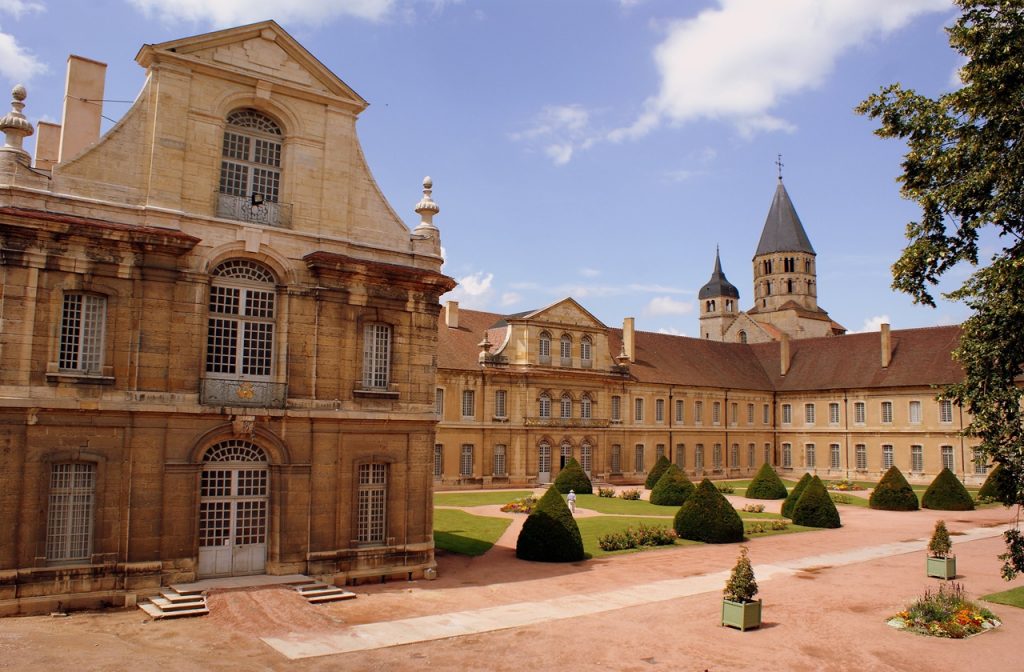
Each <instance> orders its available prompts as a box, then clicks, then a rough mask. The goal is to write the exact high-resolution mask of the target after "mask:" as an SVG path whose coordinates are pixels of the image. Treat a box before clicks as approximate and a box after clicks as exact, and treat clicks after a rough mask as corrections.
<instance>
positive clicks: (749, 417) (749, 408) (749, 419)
mask: <svg viewBox="0 0 1024 672" xmlns="http://www.w3.org/2000/svg"><path fill="white" fill-rule="evenodd" d="M747 424H748V425H752V424H754V405H753V404H747Z"/></svg>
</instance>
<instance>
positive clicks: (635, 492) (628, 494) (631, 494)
mask: <svg viewBox="0 0 1024 672" xmlns="http://www.w3.org/2000/svg"><path fill="white" fill-rule="evenodd" d="M619 497H621V498H622V499H628V500H631V501H634V502H635V501H639V499H640V489H639V488H628V489H626V490H622V491H620V492H619Z"/></svg>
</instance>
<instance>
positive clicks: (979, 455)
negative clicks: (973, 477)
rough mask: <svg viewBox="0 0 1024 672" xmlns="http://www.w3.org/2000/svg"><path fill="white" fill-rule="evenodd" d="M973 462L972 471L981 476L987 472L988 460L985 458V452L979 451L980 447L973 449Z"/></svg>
mask: <svg viewBox="0 0 1024 672" xmlns="http://www.w3.org/2000/svg"><path fill="white" fill-rule="evenodd" d="M973 455H974V457H973V462H974V473H975V474H977V475H979V476H982V475H984V474H987V473H988V460H986V459H985V454H984V453H983V452H981V448H974V449H973Z"/></svg>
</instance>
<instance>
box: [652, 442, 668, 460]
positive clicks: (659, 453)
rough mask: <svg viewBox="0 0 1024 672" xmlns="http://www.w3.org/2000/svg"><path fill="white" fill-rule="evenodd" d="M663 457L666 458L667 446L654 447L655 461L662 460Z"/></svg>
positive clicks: (660, 444)
mask: <svg viewBox="0 0 1024 672" xmlns="http://www.w3.org/2000/svg"><path fill="white" fill-rule="evenodd" d="M663 457H665V444H664V443H659V444H658V445H656V446H655V447H654V459H655V460H660V459H661V458H663Z"/></svg>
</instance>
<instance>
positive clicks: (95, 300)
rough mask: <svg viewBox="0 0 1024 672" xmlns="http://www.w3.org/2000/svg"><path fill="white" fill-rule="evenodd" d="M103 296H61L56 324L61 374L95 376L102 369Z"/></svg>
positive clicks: (105, 313) (105, 305) (104, 323)
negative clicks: (59, 314) (61, 301)
mask: <svg viewBox="0 0 1024 672" xmlns="http://www.w3.org/2000/svg"><path fill="white" fill-rule="evenodd" d="M106 317H107V297H105V296H96V295H94V294H65V295H64V310H63V313H62V315H61V322H60V353H59V355H58V357H59V358H58V366H59V367H60V370H61V371H81V372H84V373H99V372H100V370H101V369H102V367H103V338H104V329H105V326H106Z"/></svg>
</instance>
